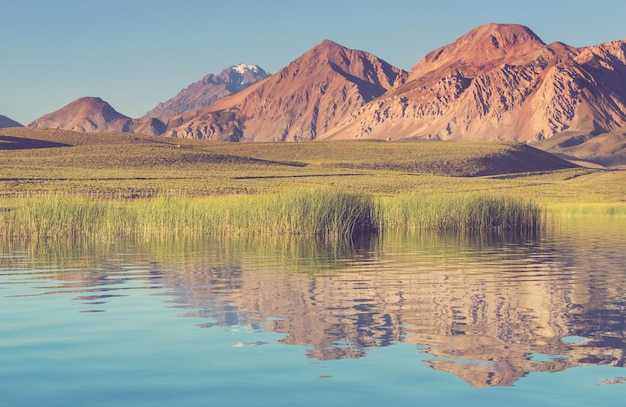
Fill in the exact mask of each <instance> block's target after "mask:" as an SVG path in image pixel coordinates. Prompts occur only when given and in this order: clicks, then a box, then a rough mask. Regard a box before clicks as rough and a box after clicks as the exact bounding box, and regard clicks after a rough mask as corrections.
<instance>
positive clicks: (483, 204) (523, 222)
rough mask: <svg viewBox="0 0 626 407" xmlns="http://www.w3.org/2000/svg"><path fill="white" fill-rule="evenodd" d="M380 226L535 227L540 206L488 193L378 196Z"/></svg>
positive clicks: (440, 228) (412, 228) (408, 229)
mask: <svg viewBox="0 0 626 407" xmlns="http://www.w3.org/2000/svg"><path fill="white" fill-rule="evenodd" d="M379 206H380V208H379V214H380V219H379V221H380V227H381V229H383V230H398V231H406V232H416V231H420V230H438V231H450V232H470V231H484V230H489V231H520V232H525V231H536V230H538V229H539V228H540V226H541V223H542V209H541V208H540V207H539V206H537V205H535V204H533V203H532V202H530V201H526V200H523V199H519V198H512V197H496V196H489V195H475V194H464V195H450V194H424V193H413V194H403V195H397V196H394V197H391V198H381V199H380V201H379Z"/></svg>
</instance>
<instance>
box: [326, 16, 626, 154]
mask: <svg viewBox="0 0 626 407" xmlns="http://www.w3.org/2000/svg"><path fill="white" fill-rule="evenodd" d="M624 78H626V43H625V42H624V41H616V42H612V43H607V44H601V45H598V46H594V47H587V48H580V49H577V48H572V47H569V46H567V45H565V44H561V43H553V44H549V45H546V44H544V43H543V42H542V41H541V40H540V39H539V37H537V36H536V35H535V34H534V33H533V32H532V31H531V30H530V29H528V28H527V27H524V26H520V25H511V24H487V25H485V26H481V27H478V28H476V29H474V30H472V31H471V32H469V33H468V34H466V35H464V36H463V37H461V38H459V39H458V40H457V41H455V42H454V43H452V44H450V45H447V46H445V47H442V48H440V49H438V50H436V51H433V52H432V53H430V54H428V55H427V56H426V57H425V58H424V59H422V60H421V61H420V62H419V63H418V64H416V65H415V66H414V67H413V68H412V70H411V72H410V73H409V78H408V81H407V83H406V84H404V85H403V86H401V87H399V88H397V89H394V90H393V91H391V92H388V93H387V94H386V95H384V96H383V97H382V98H380V99H378V100H376V101H375V102H374V103H370V104H369V105H367V106H366V107H365V108H364V109H362V110H361V111H360V112H359V114H358V117H356V118H355V119H354V120H351V121H350V122H348V123H344V125H343V126H341V127H340V128H338V129H336V130H335V131H334V132H332V133H331V134H329V135H327V136H328V138H335V139H351V138H374V139H402V138H420V139H442V140H499V139H506V140H516V141H522V142H533V141H536V140H542V139H545V138H549V137H551V136H553V135H555V134H557V133H560V132H562V131H566V130H571V129H578V130H586V131H588V132H596V133H598V132H607V131H611V130H613V129H615V128H618V127H620V126H622V125H624V124H626V114H625V113H624V112H625V111H626V105H625V103H626V81H625V80H624Z"/></svg>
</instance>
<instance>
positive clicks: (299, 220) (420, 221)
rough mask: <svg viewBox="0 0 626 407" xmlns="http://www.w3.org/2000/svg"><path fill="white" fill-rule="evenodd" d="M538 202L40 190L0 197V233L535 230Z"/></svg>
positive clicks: (322, 192) (337, 235)
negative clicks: (94, 194)
mask: <svg viewBox="0 0 626 407" xmlns="http://www.w3.org/2000/svg"><path fill="white" fill-rule="evenodd" d="M541 219H542V210H541V209H540V208H539V207H538V206H536V205H534V204H532V203H530V202H527V201H524V200H520V199H515V198H510V197H495V196H485V195H445V194H407V195H397V196H393V197H388V198H377V199H374V198H373V197H371V196H368V195H361V194H355V193H352V192H345V191H341V190H335V189H331V188H314V189H294V190H285V191H284V192H282V193H273V194H258V195H227V196H211V197H185V196H170V195H164V196H158V197H156V198H150V199H134V200H94V199H89V198H88V197H84V196H77V195H69V194H51V195H48V196H39V197H26V198H21V199H12V200H11V199H5V200H4V201H0V227H1V229H0V235H2V236H3V237H31V238H32V237H35V238H39V237H78V236H101V237H111V236H139V237H160V238H163V237H176V236H180V235H195V236H207V237H209V236H211V237H216V236H244V235H246V236H252V235H254V236H264V235H265V236H271V235H281V234H286V235H307V236H317V237H323V238H330V239H344V240H346V239H353V238H354V237H356V236H360V235H364V234H368V233H375V232H379V231H405V232H415V231H421V230H436V231H457V232H467V231H479V230H480V231H482V230H488V231H496V232H497V231H510V230H514V231H531V230H532V231H536V230H537V229H538V228H539V227H540V225H541Z"/></svg>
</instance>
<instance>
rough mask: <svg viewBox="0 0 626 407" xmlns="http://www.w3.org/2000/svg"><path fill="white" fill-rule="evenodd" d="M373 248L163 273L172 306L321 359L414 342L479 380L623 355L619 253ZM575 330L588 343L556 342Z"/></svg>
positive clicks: (489, 246)
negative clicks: (310, 262)
mask: <svg viewBox="0 0 626 407" xmlns="http://www.w3.org/2000/svg"><path fill="white" fill-rule="evenodd" d="M597 236H598V239H600V238H601V235H600V234H598V235H597ZM595 247H597V246H595ZM378 249H380V248H377V249H376V250H372V249H371V248H368V249H366V250H363V251H358V250H357V251H356V252H355V253H352V254H351V255H350V258H349V259H345V260H342V259H341V258H339V259H336V260H335V261H334V264H335V266H336V267H337V266H340V267H342V269H340V270H334V271H328V272H323V270H320V271H321V272H320V273H302V272H295V273H294V272H289V269H290V268H292V269H297V268H299V266H298V264H299V263H298V262H297V261H295V260H294V262H293V264H289V263H286V264H283V265H282V266H281V267H280V268H279V269H280V271H276V265H275V263H273V265H272V264H271V263H268V264H263V263H262V262H260V263H259V262H258V261H255V260H254V259H255V258H256V257H257V255H255V256H252V257H251V259H252V261H248V260H246V258H245V256H244V257H243V259H242V260H240V261H239V260H237V261H236V263H237V264H238V265H237V269H236V270H234V269H230V271H228V270H227V268H226V269H224V268H208V269H203V268H202V266H200V267H199V268H198V265H195V266H193V267H190V268H189V269H188V270H186V271H184V272H181V273H176V274H174V275H171V274H167V275H165V276H163V278H164V280H165V281H166V282H165V284H166V285H167V286H168V287H171V288H172V290H171V291H170V292H169V294H171V295H173V296H175V297H176V298H177V299H176V302H177V303H180V304H186V305H185V308H191V309H193V310H195V311H192V312H191V313H189V314H186V315H193V316H204V317H209V318H211V320H212V321H215V322H214V323H216V324H224V325H231V324H235V325H253V326H257V325H258V324H261V325H262V326H264V327H265V329H267V330H271V331H274V332H279V333H283V334H285V335H286V336H285V338H284V339H283V341H284V342H285V343H288V344H298V345H307V346H310V347H311V349H310V350H309V351H308V353H307V355H308V356H309V357H312V358H316V359H321V360H325V359H339V358H355V357H361V356H364V355H365V354H366V353H367V350H368V349H370V348H373V347H380V346H388V345H391V344H393V343H394V342H399V341H403V342H410V343H414V344H416V345H418V346H419V348H420V349H421V350H422V351H424V352H426V353H428V354H430V355H432V360H429V361H428V363H429V365H430V366H431V367H433V368H435V369H439V370H445V371H449V372H451V373H454V374H455V375H457V376H459V377H461V378H463V379H464V380H466V381H467V382H468V383H470V384H472V385H474V386H494V385H510V384H512V383H514V382H515V381H516V380H518V379H519V378H521V377H523V376H524V375H526V374H527V373H529V372H551V371H559V370H563V369H566V368H569V367H573V366H579V365H594V364H602V365H617V366H621V365H623V363H624V356H623V354H624V349H625V346H624V343H623V341H624V326H625V324H624V318H625V317H626V304H625V303H624V301H623V300H616V299H623V298H625V296H624V287H626V276H624V275H623V272H622V271H621V270H620V266H619V265H621V264H623V261H624V255H623V254H621V255H617V256H609V257H607V258H603V257H602V255H598V254H595V253H591V252H589V251H585V245H584V244H583V243H579V241H578V240H576V239H573V240H567V239H564V240H559V241H558V242H553V241H551V240H542V241H539V242H534V243H532V244H523V243H522V244H520V243H519V242H518V243H515V242H508V243H507V242H504V243H503V242H497V241H489V240H487V241H485V240H480V239H478V240H472V239H469V238H459V237H441V236H439V237H437V238H428V239H422V240H416V241H413V242H408V243H407V242H404V243H402V242H401V241H398V242H391V241H386V242H385V243H384V246H383V247H382V249H383V250H378ZM622 249H623V248H622ZM259 253H260V252H259ZM611 253H613V252H611ZM309 254H311V253H310V252H309ZM318 254H319V253H318ZM613 254H616V253H613ZM294 258H297V257H294ZM257 260H258V259H257ZM322 263H323V262H322ZM342 264H343V266H341V265H342ZM301 270H307V268H306V267H303V268H302V269H301ZM308 270H311V268H309V269H308ZM216 301H217V302H216ZM212 324H213V323H211V324H209V325H212ZM568 335H578V336H581V337H585V338H589V340H588V341H584V342H582V343H565V342H563V341H561V338H563V337H566V336H568ZM534 354H537V355H540V357H538V358H533V355H534Z"/></svg>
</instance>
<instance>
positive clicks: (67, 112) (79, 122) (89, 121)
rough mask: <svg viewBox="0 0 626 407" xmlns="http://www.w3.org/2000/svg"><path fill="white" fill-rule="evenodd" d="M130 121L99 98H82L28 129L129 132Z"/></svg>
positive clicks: (39, 120)
mask: <svg viewBox="0 0 626 407" xmlns="http://www.w3.org/2000/svg"><path fill="white" fill-rule="evenodd" d="M131 122H132V119H131V118H130V117H128V116H124V115H123V114H121V113H119V112H117V111H116V110H115V109H113V107H112V106H111V105H110V104H108V103H107V102H105V101H104V100H102V99H101V98H99V97H82V98H79V99H76V100H75V101H73V102H71V103H70V104H68V105H66V106H64V107H63V108H61V109H59V110H57V111H55V112H53V113H49V114H47V115H45V116H42V117H41V118H39V119H37V120H35V121H33V122H32V123H30V124H29V126H30V127H42V128H51V129H63V130H72V131H79V132H88V131H129V128H130V124H131Z"/></svg>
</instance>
